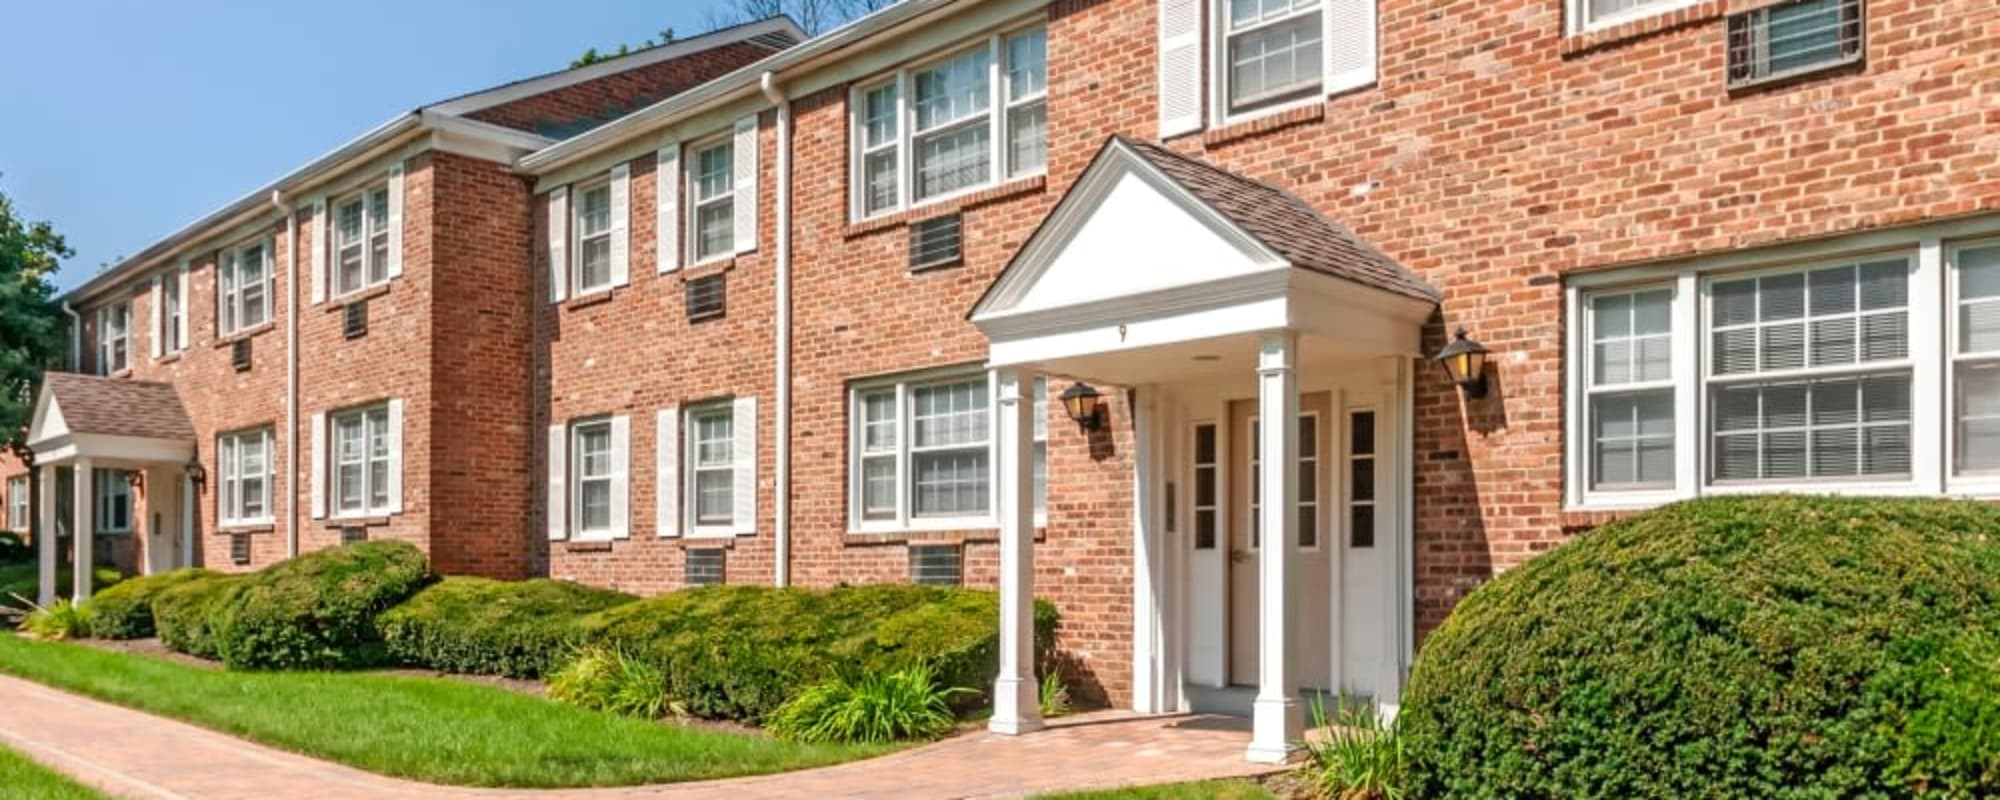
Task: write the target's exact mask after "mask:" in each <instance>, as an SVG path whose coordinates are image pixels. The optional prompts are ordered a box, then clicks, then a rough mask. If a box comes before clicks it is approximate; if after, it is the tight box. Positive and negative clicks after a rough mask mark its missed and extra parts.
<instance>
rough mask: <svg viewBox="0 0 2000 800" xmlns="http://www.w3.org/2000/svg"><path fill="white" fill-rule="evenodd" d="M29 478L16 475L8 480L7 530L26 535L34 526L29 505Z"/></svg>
mask: <svg viewBox="0 0 2000 800" xmlns="http://www.w3.org/2000/svg"><path fill="white" fill-rule="evenodd" d="M28 486H29V483H28V476H26V475H16V476H14V477H12V478H8V479H7V529H8V530H11V531H14V532H16V533H26V532H27V531H28V528H29V527H30V526H32V525H33V520H31V519H30V516H31V511H30V506H29V505H28V502H29V497H28V493H29V491H30V489H29V488H28Z"/></svg>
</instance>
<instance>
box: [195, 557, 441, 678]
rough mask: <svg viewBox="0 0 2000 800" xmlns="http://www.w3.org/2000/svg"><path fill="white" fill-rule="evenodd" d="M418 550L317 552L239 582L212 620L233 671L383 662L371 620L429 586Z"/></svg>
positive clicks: (224, 657) (219, 645) (427, 571)
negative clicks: (227, 601)
mask: <svg viewBox="0 0 2000 800" xmlns="http://www.w3.org/2000/svg"><path fill="white" fill-rule="evenodd" d="M430 578H431V575H430V566H429V563H428V562H427V561H426V560H425V558H424V554H423V551H421V550H418V549H417V548H416V547H415V546H413V545H411V544H410V543H408V542H401V541H396V540H379V541H368V542H358V543H355V544H350V545H345V546H341V547H334V548H328V549H325V550H317V551H314V552H311V553H307V554H305V555H302V556H299V557H297V558H292V559H287V560H285V561H280V562H278V563H276V564H273V565H271V566H269V567H266V568H264V569H263V570H261V571H259V572H255V573H252V574H251V575H249V576H248V577H246V578H244V579H243V585H242V587H241V588H240V589H239V590H238V591H236V592H235V594H234V595H233V596H232V597H231V598H230V601H229V603H228V604H227V605H226V606H224V607H223V608H222V609H221V610H220V612H219V616H218V618H217V619H215V620H214V621H213V622H212V625H213V626H214V629H215V631H214V632H215V636H216V645H217V650H218V652H219V655H220V656H221V657H222V662H223V663H224V664H226V665H228V666H229V667H230V668H231V669H351V668H356V667H368V666H375V665H379V664H383V663H387V661H388V658H387V653H386V651H385V649H384V648H383V646H382V637H381V635H380V634H379V633H378V632H377V630H376V628H375V617H376V615H378V614H380V613H382V612H383V611H384V610H387V609H388V608H389V607H390V606H393V605H395V604H397V603H400V602H402V601H404V600H406V599H408V598H409V597H410V596H411V595H413V594H416V593H417V590H419V589H422V588H423V587H424V585H425V584H426V583H428V582H429V581H430Z"/></svg>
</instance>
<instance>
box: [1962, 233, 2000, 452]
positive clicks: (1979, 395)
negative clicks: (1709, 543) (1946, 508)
mask: <svg viewBox="0 0 2000 800" xmlns="http://www.w3.org/2000/svg"><path fill="white" fill-rule="evenodd" d="M1952 262H1953V265H1954V266H1955V267H1956V269H1955V270H1954V271H1953V274H1954V275H1955V276H1956V278H1957V285H1956V292H1955V295H1956V299H1955V304H1956V306H1957V308H1956V309H1955V314H1954V318H1955V322H1956V323H1957V328H1958V335H1957V336H1955V337H1953V338H1954V339H1955V340H1956V341H1954V342H1952V343H1951V349H1952V381H1953V384H1954V391H1953V392H1952V395H1953V396H1952V401H1953V402H1952V405H1953V412H1952V426H1953V436H1954V440H1953V454H1954V459H1953V460H1954V462H1955V463H1954V464H1953V471H1954V472H1955V473H1956V474H1958V475H1996V474H2000V243H1990V244H1983V245H1978V246H1973V247H1965V248H1960V249H1959V250H1957V251H1956V252H1955V253H1954V254H1953V258H1952Z"/></svg>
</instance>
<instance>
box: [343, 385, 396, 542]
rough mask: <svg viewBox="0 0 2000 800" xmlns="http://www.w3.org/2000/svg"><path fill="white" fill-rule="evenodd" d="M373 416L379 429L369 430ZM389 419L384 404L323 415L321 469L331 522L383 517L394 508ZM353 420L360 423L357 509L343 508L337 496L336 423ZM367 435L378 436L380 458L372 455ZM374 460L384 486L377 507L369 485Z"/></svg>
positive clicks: (369, 437) (390, 421)
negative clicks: (324, 442) (323, 463)
mask: <svg viewBox="0 0 2000 800" xmlns="http://www.w3.org/2000/svg"><path fill="white" fill-rule="evenodd" d="M377 415H380V419H381V423H380V424H381V429H380V431H371V430H370V428H371V427H373V426H374V425H375V424H376V421H375V420H376V417H377ZM391 416H392V415H391V414H390V413H389V406H388V405H387V404H386V403H377V404H374V405H368V406H361V407H358V408H350V409H347V410H344V411H340V412H337V413H333V414H328V415H326V440H327V442H328V443H329V446H328V447H327V449H326V458H327V464H326V466H325V469H326V475H327V484H328V486H327V489H328V494H327V516H329V517H331V518H333V519H367V518H370V517H386V516H389V515H390V514H391V513H394V511H395V508H396V498H395V483H396V482H395V480H394V478H393V477H391V475H390V473H391V471H393V470H394V469H395V468H396V460H397V459H396V453H395V452H394V448H395V446H396V441H395V440H396V437H394V436H392V435H390V430H389V426H390V425H392V424H394V421H393V420H392V419H391ZM355 418H359V419H360V420H361V461H360V462H358V465H359V466H360V467H361V505H360V506H359V507H358V508H343V507H342V503H341V500H342V498H341V496H340V468H341V466H342V463H341V458H340V424H341V423H342V422H343V421H346V420H350V419H355ZM371 433H378V434H379V435H380V436H381V437H382V441H383V452H382V457H381V458H379V459H378V458H376V457H375V455H374V446H373V444H374V440H373V438H372V437H371V435H370V434H371ZM377 461H380V462H381V463H382V482H383V484H384V485H383V486H382V487H380V488H381V490H382V503H381V504H380V505H376V504H375V502H374V498H375V489H376V488H377V487H375V486H373V485H372V484H371V481H372V480H373V477H374V474H375V470H374V469H373V466H374V465H375V462H377Z"/></svg>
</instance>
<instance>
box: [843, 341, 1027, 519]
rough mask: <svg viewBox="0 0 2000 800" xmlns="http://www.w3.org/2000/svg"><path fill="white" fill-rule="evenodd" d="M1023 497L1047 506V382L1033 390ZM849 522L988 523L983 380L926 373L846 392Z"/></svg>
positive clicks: (989, 475) (988, 447) (988, 415)
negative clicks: (1029, 476) (1030, 480)
mask: <svg viewBox="0 0 2000 800" xmlns="http://www.w3.org/2000/svg"><path fill="white" fill-rule="evenodd" d="M1033 391H1034V415H1035V426H1034V431H1033V437H1034V440H1033V452H1032V454H1031V458H1032V459H1033V462H1034V464H1033V475H1034V486H1033V487H1032V491H1033V492H1034V497H1035V511H1036V513H1037V515H1040V514H1043V513H1045V511H1046V509H1047V507H1048V488H1047V487H1048V464H1047V460H1048V426H1047V421H1046V418H1047V416H1048V402H1047V400H1046V397H1047V394H1048V385H1047V383H1046V381H1045V380H1044V379H1040V378H1037V379H1036V380H1035V383H1034V390H1033ZM850 400H851V404H852V405H851V411H850V414H851V416H850V418H849V419H850V431H851V433H850V436H851V442H852V445H851V446H852V448H853V450H852V452H853V460H852V461H851V462H850V466H849V469H850V473H849V490H850V491H849V497H850V502H851V503H852V513H851V515H850V516H851V522H852V523H853V524H854V525H855V526H856V527H858V528H862V529H877V530H885V529H898V528H908V527H919V528H922V527H929V528H932V529H936V528H940V527H944V528H949V527H955V526H982V527H983V526H989V525H991V524H992V523H993V516H992V515H993V506H992V501H993V471H992V469H991V465H992V464H993V463H994V452H993V448H994V446H995V442H994V439H993V434H994V423H995V420H994V417H993V414H992V408H991V407H992V402H993V397H992V386H991V384H990V382H989V381H988V380H987V377H986V376H985V375H984V374H978V375H966V374H964V373H959V374H956V375H953V374H942V375H940V374H936V373H931V374H925V375H918V376H911V377H908V378H903V379H897V380H892V381H885V382H881V383H877V384H873V385H864V386H860V387H857V388H855V389H854V391H853V393H852V395H851V398H850Z"/></svg>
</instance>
